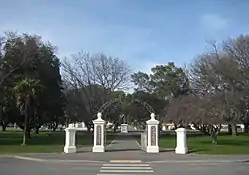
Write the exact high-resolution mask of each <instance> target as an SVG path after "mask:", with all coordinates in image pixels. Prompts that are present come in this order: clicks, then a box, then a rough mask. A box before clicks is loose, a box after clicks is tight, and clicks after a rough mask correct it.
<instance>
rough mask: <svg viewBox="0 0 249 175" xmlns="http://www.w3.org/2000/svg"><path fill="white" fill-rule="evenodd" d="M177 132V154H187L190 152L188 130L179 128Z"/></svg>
mask: <svg viewBox="0 0 249 175" xmlns="http://www.w3.org/2000/svg"><path fill="white" fill-rule="evenodd" d="M175 131H176V148H175V153H176V154H186V153H187V152H188V147H187V137H186V129H185V128H178V129H176V130H175Z"/></svg>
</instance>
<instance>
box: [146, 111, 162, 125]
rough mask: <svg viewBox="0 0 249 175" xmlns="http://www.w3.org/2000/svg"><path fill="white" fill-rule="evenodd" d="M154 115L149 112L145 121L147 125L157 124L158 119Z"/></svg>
mask: <svg viewBox="0 0 249 175" xmlns="http://www.w3.org/2000/svg"><path fill="white" fill-rule="evenodd" d="M155 116H156V115H155V114H154V113H151V114H150V120H147V121H146V123H147V124H148V125H158V124H159V121H158V120H156V118H155Z"/></svg>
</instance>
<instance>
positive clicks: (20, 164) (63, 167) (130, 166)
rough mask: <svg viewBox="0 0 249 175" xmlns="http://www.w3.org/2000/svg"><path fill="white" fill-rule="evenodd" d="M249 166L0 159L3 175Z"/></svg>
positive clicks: (173, 174) (169, 174)
mask: <svg viewBox="0 0 249 175" xmlns="http://www.w3.org/2000/svg"><path fill="white" fill-rule="evenodd" d="M248 173H249V163H218V164H217V163H216V164H214V163H156V164H147V163H142V162H140V163H139V162H137V163H136V162H130V163H127V162H126V163H124V162H109V163H66V162H59V163H56V162H33V161H27V160H17V159H14V158H0V174H1V175H17V174H18V175H27V174H30V175H44V174H45V175H111V174H115V175H121V174H122V175H129V174H130V175H131V174H136V175H139V174H143V175H144V174H146V175H149V174H153V175H197V174H201V175H214V174H219V175H240V174H241V175H246V174H248Z"/></svg>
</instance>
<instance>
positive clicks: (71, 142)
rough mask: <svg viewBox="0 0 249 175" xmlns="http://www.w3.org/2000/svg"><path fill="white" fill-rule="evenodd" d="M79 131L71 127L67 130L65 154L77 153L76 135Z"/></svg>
mask: <svg viewBox="0 0 249 175" xmlns="http://www.w3.org/2000/svg"><path fill="white" fill-rule="evenodd" d="M76 131H77V129H75V128H73V127H72V126H71V125H69V127H68V128H66V129H65V132H66V140H65V146H64V152H65V153H76V146H75V133H76Z"/></svg>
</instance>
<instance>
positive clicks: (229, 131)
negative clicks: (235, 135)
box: [227, 124, 232, 135]
mask: <svg viewBox="0 0 249 175" xmlns="http://www.w3.org/2000/svg"><path fill="white" fill-rule="evenodd" d="M227 129H228V134H230V135H232V125H231V124H228V125H227Z"/></svg>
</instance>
